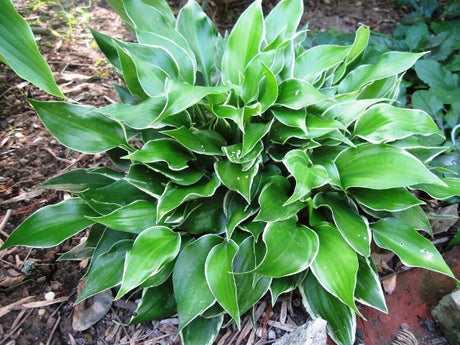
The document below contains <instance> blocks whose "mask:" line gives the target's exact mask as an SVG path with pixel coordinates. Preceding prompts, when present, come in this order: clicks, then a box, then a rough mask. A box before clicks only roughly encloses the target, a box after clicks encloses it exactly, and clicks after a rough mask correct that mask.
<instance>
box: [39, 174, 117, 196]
mask: <svg viewBox="0 0 460 345" xmlns="http://www.w3.org/2000/svg"><path fill="white" fill-rule="evenodd" d="M113 182H114V181H113V179H112V178H110V177H107V176H106V175H103V174H99V173H98V172H96V171H93V170H92V169H75V170H72V171H68V172H65V173H63V174H61V175H58V176H56V177H53V178H51V179H49V180H48V181H46V182H45V183H43V184H42V185H41V186H40V187H41V188H47V189H55V190H62V191H66V192H72V193H80V192H83V191H85V190H87V189H90V188H100V187H104V186H107V185H109V184H111V183H113Z"/></svg>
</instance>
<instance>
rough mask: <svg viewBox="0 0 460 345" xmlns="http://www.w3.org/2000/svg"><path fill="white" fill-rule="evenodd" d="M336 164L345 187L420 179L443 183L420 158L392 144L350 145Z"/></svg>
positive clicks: (401, 184)
mask: <svg viewBox="0 0 460 345" xmlns="http://www.w3.org/2000/svg"><path fill="white" fill-rule="evenodd" d="M335 164H336V166H337V169H338V171H339V174H340V180H341V182H342V186H343V188H345V189H348V188H350V187H362V188H369V189H390V188H400V187H407V186H411V185H416V184H420V183H433V184H440V185H443V182H442V181H441V180H440V179H439V178H438V177H436V176H435V175H433V174H432V173H431V172H430V171H429V170H428V169H427V168H426V167H425V166H424V165H423V163H422V162H420V161H419V160H418V159H417V158H415V157H414V156H412V155H411V154H409V153H407V152H406V151H403V150H401V149H398V148H396V147H394V146H389V145H372V144H362V145H359V146H357V147H350V148H348V149H346V150H344V151H342V152H341V153H340V154H339V156H338V157H337V159H336V161H335Z"/></svg>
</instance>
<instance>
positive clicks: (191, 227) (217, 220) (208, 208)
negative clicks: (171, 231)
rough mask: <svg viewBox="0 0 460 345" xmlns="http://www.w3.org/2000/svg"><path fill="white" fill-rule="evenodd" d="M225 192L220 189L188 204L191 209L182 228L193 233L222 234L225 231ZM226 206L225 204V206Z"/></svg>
mask: <svg viewBox="0 0 460 345" xmlns="http://www.w3.org/2000/svg"><path fill="white" fill-rule="evenodd" d="M224 197H225V192H224V191H223V190H220V189H218V190H217V191H216V193H214V195H213V196H210V197H208V198H204V199H198V200H195V201H193V202H191V203H189V204H187V208H188V209H191V211H190V213H189V214H188V215H186V216H185V221H184V222H183V223H182V224H181V225H180V229H181V230H183V231H187V232H188V233H190V234H193V235H203V234H220V233H223V232H224V231H225V224H226V221H227V219H226V216H225V209H224V212H222V205H223V204H224ZM224 208H225V206H224Z"/></svg>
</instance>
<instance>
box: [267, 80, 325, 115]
mask: <svg viewBox="0 0 460 345" xmlns="http://www.w3.org/2000/svg"><path fill="white" fill-rule="evenodd" d="M326 98H328V96H327V95H325V94H324V93H322V92H321V91H318V89H317V88H316V87H314V86H313V85H311V84H310V83H309V82H307V81H305V80H301V79H288V80H285V81H284V82H283V83H281V85H280V86H279V97H278V100H277V101H276V104H278V105H280V106H283V107H286V108H289V109H295V110H298V109H301V108H304V107H306V106H309V105H312V104H315V103H318V102H320V101H322V100H324V99H326Z"/></svg>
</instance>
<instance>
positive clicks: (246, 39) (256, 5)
mask: <svg viewBox="0 0 460 345" xmlns="http://www.w3.org/2000/svg"><path fill="white" fill-rule="evenodd" d="M264 36H265V25H264V18H263V13H262V1H261V0H256V1H254V2H253V3H252V5H251V6H249V7H248V8H247V9H246V10H245V11H244V12H243V14H242V15H241V16H240V17H239V19H238V21H237V22H236V24H235V26H234V27H233V29H232V32H231V33H230V35H229V37H228V42H227V47H226V49H225V51H224V55H223V57H222V66H221V71H222V81H223V82H224V83H225V84H227V83H233V84H235V85H239V84H240V76H241V75H243V72H244V70H245V68H246V66H247V65H248V63H249V61H250V60H251V59H252V58H253V57H254V56H256V55H257V54H258V53H259V51H260V46H261V44H262V41H263V39H264Z"/></svg>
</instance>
